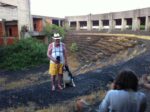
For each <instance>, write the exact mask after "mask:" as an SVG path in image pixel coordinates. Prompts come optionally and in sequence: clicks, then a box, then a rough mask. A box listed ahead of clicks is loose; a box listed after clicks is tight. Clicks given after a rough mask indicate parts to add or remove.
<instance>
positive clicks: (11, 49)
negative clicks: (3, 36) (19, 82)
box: [0, 38, 48, 70]
mask: <svg viewBox="0 0 150 112" xmlns="http://www.w3.org/2000/svg"><path fill="white" fill-rule="evenodd" d="M46 52H47V45H45V44H44V43H42V42H40V41H38V40H36V39H33V38H29V39H21V40H19V41H17V42H15V43H14V44H13V45H10V46H3V47H1V48H0V62H1V64H0V69H5V70H20V69H27V68H29V67H33V66H37V65H40V64H44V63H48V59H47V56H46Z"/></svg>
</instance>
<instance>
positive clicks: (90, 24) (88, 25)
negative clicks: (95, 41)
mask: <svg viewBox="0 0 150 112" xmlns="http://www.w3.org/2000/svg"><path fill="white" fill-rule="evenodd" d="M91 16H92V15H91V14H89V15H88V20H87V30H88V31H91V30H92V21H91Z"/></svg>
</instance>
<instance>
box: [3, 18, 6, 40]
mask: <svg viewBox="0 0 150 112" xmlns="http://www.w3.org/2000/svg"><path fill="white" fill-rule="evenodd" d="M5 21H6V20H5V19H2V31H3V37H5V36H6V28H5Z"/></svg>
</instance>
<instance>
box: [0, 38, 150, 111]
mask: <svg viewBox="0 0 150 112" xmlns="http://www.w3.org/2000/svg"><path fill="white" fill-rule="evenodd" d="M143 42H144V43H145V44H146V48H147V51H146V52H144V53H143V54H140V55H139V56H136V57H134V58H133V59H131V60H129V61H125V62H120V63H117V64H114V65H109V66H107V67H103V68H99V69H96V70H94V71H90V72H87V73H85V74H80V75H78V76H75V83H76V87H75V88H73V87H68V88H66V89H64V90H62V91H59V90H56V91H55V92H52V91H51V88H50V78H49V76H48V75H47V72H45V71H47V69H48V65H41V66H39V67H36V68H33V69H31V70H26V71H16V72H10V71H0V76H1V77H2V78H3V79H4V80H5V78H6V79H7V80H5V82H6V83H11V81H14V80H16V81H17V80H18V79H28V80H29V82H27V83H29V85H28V86H25V87H24V86H23V87H20V88H13V87H12V89H11V87H10V89H5V86H0V110H3V109H6V108H9V107H17V106H22V105H24V106H27V105H28V104H29V102H34V103H35V104H36V105H38V106H40V107H45V106H49V105H50V104H55V103H61V102H63V101H66V100H71V99H73V98H75V97H78V96H82V95H87V94H90V93H91V92H93V91H98V90H100V89H101V88H104V89H105V88H106V85H107V83H108V82H109V81H110V80H111V79H112V77H113V78H114V77H115V76H116V74H117V73H118V72H119V71H120V70H122V69H125V68H129V69H132V70H134V71H135V72H136V73H137V74H138V76H139V77H140V76H142V75H143V74H150V52H149V51H150V41H149V40H143ZM38 74H39V75H38ZM41 74H43V77H42V79H40V76H41ZM32 75H35V76H39V77H38V78H37V79H34V78H31V77H30V76H32ZM25 76H26V77H25ZM28 80H27V81H28ZM38 80H40V83H39V81H38ZM30 81H31V82H32V81H35V82H37V83H33V84H32V83H30ZM0 82H3V80H2V81H0ZM11 86H12V84H11ZM140 90H141V91H143V92H144V93H145V94H146V95H147V99H148V108H147V111H146V112H150V97H149V96H150V92H149V91H148V90H144V89H143V88H141V89H140Z"/></svg>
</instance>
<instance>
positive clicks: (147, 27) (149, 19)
mask: <svg viewBox="0 0 150 112" xmlns="http://www.w3.org/2000/svg"><path fill="white" fill-rule="evenodd" d="M145 31H150V17H149V16H146V21H145Z"/></svg>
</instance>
